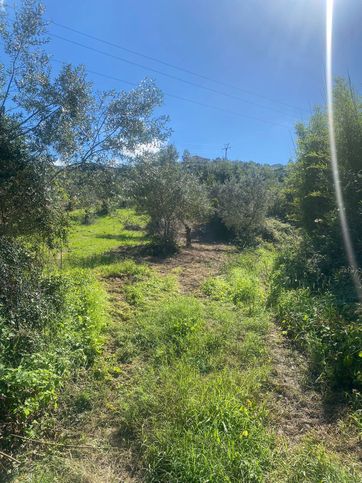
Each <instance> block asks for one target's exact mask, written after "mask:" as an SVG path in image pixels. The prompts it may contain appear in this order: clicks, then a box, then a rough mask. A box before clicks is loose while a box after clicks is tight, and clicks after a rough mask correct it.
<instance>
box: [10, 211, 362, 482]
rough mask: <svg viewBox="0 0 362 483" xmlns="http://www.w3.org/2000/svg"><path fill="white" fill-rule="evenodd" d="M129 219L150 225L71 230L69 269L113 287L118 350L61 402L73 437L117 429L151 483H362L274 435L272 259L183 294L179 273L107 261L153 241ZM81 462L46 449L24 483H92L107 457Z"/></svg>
mask: <svg viewBox="0 0 362 483" xmlns="http://www.w3.org/2000/svg"><path fill="white" fill-rule="evenodd" d="M130 218H131V219H132V222H131V223H133V224H141V223H144V222H145V220H141V221H140V220H139V219H138V218H137V217H136V216H135V215H134V214H133V213H132V212H131V211H129V210H123V211H118V212H117V214H116V215H115V216H114V217H101V218H98V219H96V221H95V223H94V224H93V225H90V226H83V225H80V224H78V225H76V224H74V231H73V234H72V236H71V239H70V250H69V252H68V253H67V255H66V263H67V264H68V266H70V267H76V266H79V265H82V266H85V267H87V268H88V269H91V270H92V271H93V272H94V273H95V274H96V275H98V276H99V277H101V278H102V280H103V281H104V283H105V284H106V286H108V287H109V288H110V289H111V291H112V294H113V296H112V309H111V313H112V316H113V322H112V323H111V324H110V325H109V327H108V329H107V337H108V340H109V343H110V344H111V347H112V349H111V352H105V353H103V354H102V355H101V356H100V357H97V358H96V360H95V364H94V365H93V367H92V368H90V369H89V370H88V372H87V373H84V377H82V378H80V380H79V381H76V384H75V385H74V386H73V387H72V388H71V389H69V390H68V391H66V392H65V394H64V402H63V417H65V420H66V418H67V417H68V420H69V421H68V423H63V424H68V429H69V430H70V433H71V434H73V433H74V431H75V434H78V433H79V439H82V438H83V439H86V441H87V442H88V443H89V442H90V443H91V442H92V440H91V439H89V438H92V437H93V434H92V433H90V434H86V433H82V431H85V429H83V428H82V426H80V427H78V430H77V428H76V427H74V426H73V425H74V421H86V420H87V419H79V418H85V417H86V415H88V416H87V417H88V418H89V420H93V421H94V422H93V423H92V424H93V425H94V427H95V428H97V426H98V425H99V424H110V425H112V426H113V427H114V426H115V425H116V426H117V428H118V434H119V438H120V440H122V441H123V443H122V445H123V446H122V448H121V447H120V448H119V451H120V452H121V451H124V449H125V448H126V451H127V450H130V451H131V453H132V454H133V455H134V460H132V462H131V464H132V465H135V467H136V469H137V470H138V471H139V474H140V475H141V479H142V481H151V482H160V483H161V482H167V483H169V482H170V483H173V482H175V483H176V482H177V483H182V482H184V483H190V482H191V483H193V482H195V483H199V482H200V483H201V482H205V483H206V482H215V483H219V482H242V483H243V482H245V483H249V482H250V483H251V482H272V483H273V482H275V483H279V482H285V483H287V482H288V483H302V482H310V483H314V482H316V483H317V482H326V483H339V482H342V483H356V482H360V481H361V478H360V475H359V473H358V472H357V469H355V464H354V462H353V461H352V460H351V461H348V460H347V459H345V461H342V460H341V457H340V456H339V455H337V454H334V453H333V452H332V451H330V450H327V449H326V448H325V447H324V446H323V445H322V444H321V443H320V442H318V441H315V440H312V439H310V438H309V439H306V440H303V441H301V442H300V443H299V444H289V443H288V441H287V440H286V439H282V438H280V437H279V436H277V435H275V434H274V432H273V430H272V428H271V425H270V417H269V412H270V411H271V410H273V409H272V408H274V406H273V405H272V404H270V397H271V396H270V394H269V390H270V389H269V388H270V385H269V383H270V379H271V377H272V373H271V366H272V361H271V360H270V353H269V348H268V336H269V331H270V327H271V322H270V314H269V312H268V310H267V308H266V301H267V298H268V290H269V281H270V275H271V272H272V264H273V259H274V256H275V255H274V250H273V249H271V247H268V246H265V247H264V248H259V249H256V250H250V251H244V252H243V253H241V254H239V255H236V256H231V257H229V259H228V261H227V263H226V265H225V267H224V269H223V270H222V272H221V273H220V274H219V275H218V276H216V277H212V278H210V279H208V280H206V282H205V283H204V285H203V288H204V296H203V297H195V296H193V295H192V294H190V295H184V294H181V293H180V290H179V284H178V278H177V276H178V272H177V270H175V271H173V272H172V273H169V274H167V275H160V274H158V273H157V272H156V271H154V270H152V269H151V268H150V266H148V265H146V264H142V263H136V262H134V261H133V260H130V259H125V260H120V259H119V258H118V257H117V256H116V255H109V252H110V251H111V250H114V249H115V248H117V247H118V246H119V245H120V244H121V245H123V246H125V245H126V246H130V245H133V246H134V245H137V244H140V243H144V242H145V241H144V239H143V234H142V232H139V231H137V232H132V231H127V230H124V229H123V228H122V226H124V224H125V223H127V221H125V220H128V219H130ZM130 232H131V235H129V233H130ZM100 235H101V236H100ZM107 235H110V236H107ZM116 237H121V238H119V239H117V238H116ZM98 418H100V422H99V423H98ZM110 421H111V422H110ZM107 422H108V423H107ZM77 431H78V433H77ZM113 449H114V448H113ZM49 453H50V454H49ZM83 457H84V456H81V455H78V456H75V457H74V456H73V457H72V458H69V457H66V456H64V457H63V456H62V455H61V454H60V453H59V452H58V453H56V454H55V453H54V452H51V451H50V450H49V452H48V456H46V457H45V458H43V459H40V461H38V462H35V463H34V464H33V465H30V467H28V468H27V472H26V473H27V474H26V476H25V475H23V476H22V477H20V478H19V480H18V481H32V482H37V481H39V482H40V481H47V482H48V481H49V482H55V481H60V482H71V481H95V480H94V478H97V477H95V476H94V474H96V475H99V474H101V473H100V472H102V470H101V469H99V468H97V464H98V463H97V461H100V462H102V461H103V460H102V458H103V456H102V454H101V455H100V459H99V460H94V459H91V458H94V457H93V456H92V457H91V456H89V460H85V461H84V460H83V459H82V458H83ZM103 464H104V463H103ZM92 478H93V479H92ZM110 481H113V480H112V479H110ZM114 481H118V480H117V477H116V476H114Z"/></svg>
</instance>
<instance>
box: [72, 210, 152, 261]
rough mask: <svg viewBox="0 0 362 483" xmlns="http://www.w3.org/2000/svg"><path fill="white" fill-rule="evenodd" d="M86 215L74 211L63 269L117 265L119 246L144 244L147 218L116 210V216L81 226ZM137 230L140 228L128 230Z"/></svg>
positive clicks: (128, 211)
mask: <svg viewBox="0 0 362 483" xmlns="http://www.w3.org/2000/svg"><path fill="white" fill-rule="evenodd" d="M83 218H84V213H83V211H82V210H79V211H75V212H73V213H72V217H71V220H72V221H71V231H70V236H69V240H68V245H67V248H66V251H65V255H64V266H65V267H66V268H67V267H71V268H72V267H82V268H95V267H97V266H99V265H108V264H111V263H113V262H114V259H115V255H114V250H115V249H117V248H118V247H119V246H122V247H126V246H136V245H139V244H142V243H145V241H146V240H145V237H144V232H143V231H142V228H144V226H145V224H146V221H147V220H146V218H145V217H142V216H137V215H136V214H135V213H134V211H133V210H130V209H123V210H117V211H116V212H115V213H114V214H111V215H108V216H102V217H95V218H94V220H93V221H92V223H91V224H90V225H86V224H83V223H82V220H83ZM127 227H132V228H134V227H138V228H139V229H137V230H134V229H127Z"/></svg>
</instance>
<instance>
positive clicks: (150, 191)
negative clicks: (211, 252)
mask: <svg viewBox="0 0 362 483" xmlns="http://www.w3.org/2000/svg"><path fill="white" fill-rule="evenodd" d="M129 193H130V196H131V199H133V200H134V202H135V204H136V207H137V208H138V210H140V211H141V212H144V213H147V214H148V215H149V217H150V222H149V225H148V229H149V233H150V235H151V236H152V237H153V238H154V239H155V240H156V241H157V242H158V243H159V244H161V245H162V246H164V247H169V248H174V247H175V246H176V241H177V234H178V231H179V229H180V227H183V229H184V230H185V237H186V246H191V232H192V227H193V225H194V224H195V223H197V222H200V221H202V220H203V219H204V218H205V217H207V215H208V214H209V212H210V203H209V200H208V197H207V192H206V190H205V188H204V187H203V186H202V185H201V184H200V183H199V182H198V181H197V179H196V178H195V177H194V176H193V175H191V174H190V173H188V172H186V171H185V170H184V169H183V168H182V166H181V165H180V163H178V161H177V153H176V151H175V149H174V148H173V147H167V148H165V149H162V150H161V151H160V153H158V154H157V155H153V156H147V157H144V158H143V159H141V160H138V161H137V162H136V163H135V166H134V168H133V170H132V173H131V181H130V184H129Z"/></svg>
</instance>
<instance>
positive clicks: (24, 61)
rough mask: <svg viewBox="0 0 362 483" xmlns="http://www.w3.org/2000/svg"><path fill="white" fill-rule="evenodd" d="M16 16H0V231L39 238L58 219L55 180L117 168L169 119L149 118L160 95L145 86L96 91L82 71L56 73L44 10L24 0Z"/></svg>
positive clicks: (162, 132) (159, 136)
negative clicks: (100, 167) (54, 208)
mask: <svg viewBox="0 0 362 483" xmlns="http://www.w3.org/2000/svg"><path fill="white" fill-rule="evenodd" d="M14 15H15V18H14V19H11V18H10V16H8V15H7V13H6V10H4V11H2V12H1V18H0V38H1V40H2V44H3V51H4V55H3V56H2V59H1V63H0V142H1V146H0V157H1V160H0V175H1V176H0V197H1V200H2V207H1V208H2V213H0V232H1V233H4V232H6V233H7V234H10V233H14V234H24V233H25V232H29V231H32V232H35V231H36V230H37V229H38V228H40V227H41V229H40V230H38V231H39V233H43V232H44V231H45V229H44V224H45V223H47V224H48V228H49V229H53V228H57V225H58V224H59V223H60V221H61V218H60V217H58V218H57V217H56V218H51V216H50V214H51V213H52V210H49V207H51V206H54V203H55V198H54V195H55V194H56V191H57V190H56V189H55V188H56V183H57V180H59V179H60V178H61V176H60V174H63V175H64V173H68V172H69V170H73V169H78V168H79V166H81V167H82V169H84V170H86V169H87V168H90V170H92V169H93V167H94V165H95V164H96V165H103V166H106V165H109V164H112V165H115V164H117V163H118V162H119V161H120V160H121V159H122V158H123V157H126V156H128V155H129V154H130V153H132V152H134V151H136V150H137V148H138V147H139V146H140V145H148V144H150V143H154V142H155V141H158V140H163V139H165V137H166V136H167V130H166V129H165V122H166V121H167V119H166V118H164V117H161V118H154V117H153V110H154V108H155V107H156V106H158V105H159V104H160V103H161V102H162V94H161V92H160V91H159V89H158V88H157V87H156V86H155V85H154V83H153V82H152V81H150V80H145V81H144V82H143V83H141V84H140V85H139V86H138V87H137V88H135V89H133V90H132V91H130V92H124V91H121V92H116V91H107V92H94V89H93V86H92V84H91V83H90V82H89V81H88V80H87V77H86V72H85V69H84V68H83V67H82V66H79V67H72V66H71V65H63V66H62V67H61V68H60V70H59V72H57V73H56V72H53V69H52V65H51V61H50V57H49V55H48V54H47V53H46V51H45V48H44V44H46V43H47V37H46V24H45V22H44V20H43V8H42V6H41V5H40V4H39V3H38V2H36V1H35V0H23V2H22V3H21V5H20V7H19V8H18V9H16V10H15V14H14ZM41 210H43V211H42V213H40V212H41ZM30 211H32V213H33V214H34V215H35V213H38V216H37V217H35V218H34V217H29V216H28V215H29V212H30ZM43 215H44V216H43ZM48 215H49V216H48ZM35 220H38V221H39V223H35ZM31 226H32V227H33V228H32V230H30V227H31Z"/></svg>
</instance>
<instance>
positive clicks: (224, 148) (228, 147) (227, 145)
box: [222, 143, 231, 161]
mask: <svg viewBox="0 0 362 483" xmlns="http://www.w3.org/2000/svg"><path fill="white" fill-rule="evenodd" d="M229 149H231V146H230V143H227V144H225V145H224V147H223V148H222V151H225V154H224V159H225V161H226V160H227V159H228V151H229Z"/></svg>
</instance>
